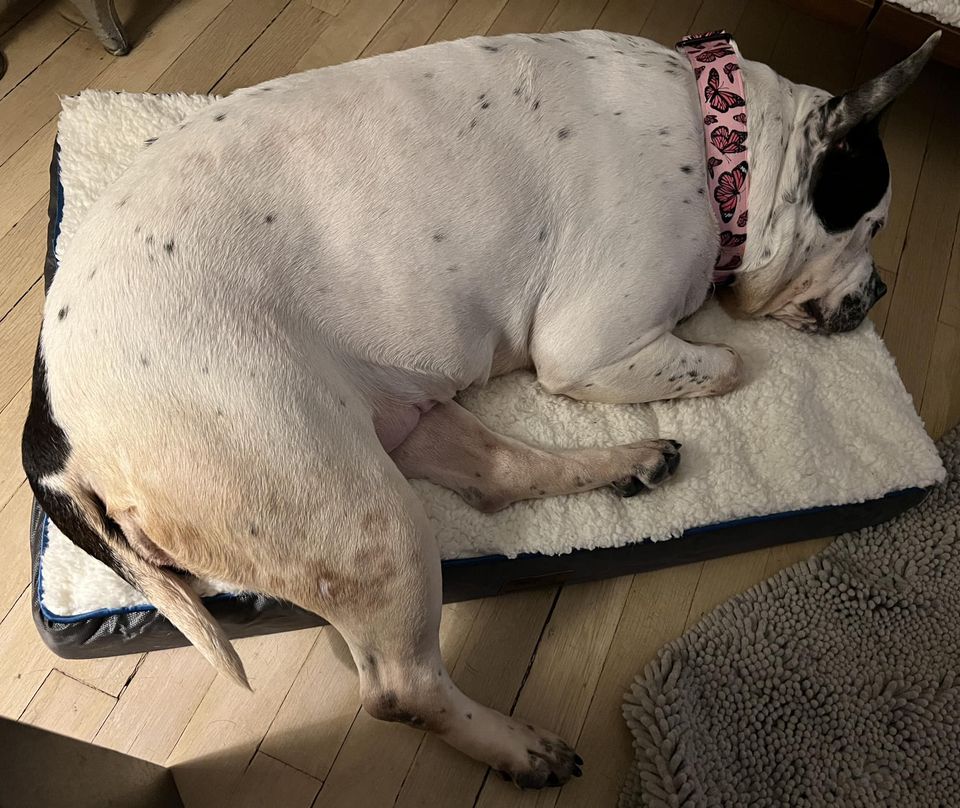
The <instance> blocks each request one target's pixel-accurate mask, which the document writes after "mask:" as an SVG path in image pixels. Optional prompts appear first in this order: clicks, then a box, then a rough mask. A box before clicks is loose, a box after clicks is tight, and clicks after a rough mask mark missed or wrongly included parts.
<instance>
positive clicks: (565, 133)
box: [557, 126, 570, 140]
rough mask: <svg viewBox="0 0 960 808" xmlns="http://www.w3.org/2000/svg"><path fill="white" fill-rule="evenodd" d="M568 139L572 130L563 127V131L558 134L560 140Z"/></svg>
mask: <svg viewBox="0 0 960 808" xmlns="http://www.w3.org/2000/svg"><path fill="white" fill-rule="evenodd" d="M568 137H570V130H569V129H568V128H567V127H566V126H565V127H563V129H561V130H560V131H559V132H557V139H558V140H566V139H567V138H568Z"/></svg>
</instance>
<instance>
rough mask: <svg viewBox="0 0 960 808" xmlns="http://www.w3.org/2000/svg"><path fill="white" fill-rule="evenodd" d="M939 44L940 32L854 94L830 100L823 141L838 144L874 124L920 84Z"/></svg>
mask: <svg viewBox="0 0 960 808" xmlns="http://www.w3.org/2000/svg"><path fill="white" fill-rule="evenodd" d="M939 41H940V31H937V32H935V33H933V34H931V35H930V36H929V37H927V41H926V42H924V43H923V44H922V45H921V46H920V47H919V48H917V50H915V51H914V52H913V53H912V54H910V55H909V56H908V57H907V58H906V59H904V60H903V61H902V62H900V63H899V64H896V65H894V66H893V67H891V68H890V69H889V70H887V71H885V72H883V73H881V74H880V75H879V76H877V77H876V78H873V79H870V81H868V82H866V83H865V84H861V85H860V86H859V87H857V88H856V89H855V90H850V91H849V92H846V93H844V94H843V95H838V96H835V97H834V98H831V99H830V100H829V101H828V102H827V103H826V104H825V105H824V107H823V110H822V112H823V125H822V130H821V135H822V137H823V139H824V140H825V141H827V142H831V143H836V142H838V141H840V140H842V139H843V138H844V137H846V135H847V133H849V132H850V130H852V129H853V128H854V127H855V126H858V125H860V124H863V123H870V122H873V121H875V120H876V119H877V118H878V117H879V116H880V113H881V112H883V111H884V109H886V108H887V107H888V106H889V105H890V104H891V103H892V102H893V100H894V99H895V98H896V97H897V96H898V95H900V93H902V92H903V91H904V90H906V89H907V88H908V87H909V86H910V85H911V84H913V82H914V81H916V80H917V76H919V75H920V71H921V70H923V66H924V65H925V64H926V63H927V61H928V60H929V59H930V56H931V54H932V53H933V49H934V48H935V47H936V46H937V42H939Z"/></svg>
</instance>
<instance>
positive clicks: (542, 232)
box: [537, 227, 547, 244]
mask: <svg viewBox="0 0 960 808" xmlns="http://www.w3.org/2000/svg"><path fill="white" fill-rule="evenodd" d="M546 240H547V228H546V227H541V228H540V232H539V233H537V241H539V242H540V243H541V244H543V242H545V241H546Z"/></svg>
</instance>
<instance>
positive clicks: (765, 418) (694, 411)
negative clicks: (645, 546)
mask: <svg viewBox="0 0 960 808" xmlns="http://www.w3.org/2000/svg"><path fill="white" fill-rule="evenodd" d="M210 100H211V99H210V98H207V97H198V96H184V95H168V96H153V95H133V94H114V93H103V92H85V93H83V94H81V95H80V96H79V97H76V98H67V99H64V101H63V112H62V114H61V116H60V130H59V143H60V149H61V151H60V172H61V173H60V176H61V183H62V185H63V191H64V211H63V220H62V225H61V232H60V238H59V242H58V248H59V249H62V248H63V246H64V245H65V244H66V243H67V241H68V240H69V238H70V236H71V234H72V233H73V231H74V230H75V228H76V226H77V223H78V221H80V219H81V217H82V216H83V213H84V211H85V210H86V208H87V207H88V206H89V204H90V203H91V202H92V201H93V200H94V199H95V198H96V197H97V195H98V194H99V193H100V192H101V191H102V190H103V189H104V187H105V186H106V185H107V184H108V183H109V182H110V181H111V180H112V179H114V178H115V177H117V176H118V175H119V174H120V173H121V172H122V171H123V170H124V168H125V167H126V166H127V165H128V164H129V162H130V161H131V159H132V158H133V157H134V156H135V155H136V154H137V152H138V151H139V150H140V149H141V148H144V145H143V143H144V141H145V140H146V139H147V138H149V137H153V136H155V135H158V134H160V133H162V132H163V131H164V130H165V129H168V128H170V127H172V126H174V125H176V123H177V122H178V121H179V120H180V118H182V117H183V116H185V115H187V114H188V113H190V112H192V111H194V110H196V109H197V108H199V107H201V106H203V105H204V104H207V103H209V102H210ZM680 332H681V333H682V334H683V335H684V336H686V337H687V338H689V339H692V340H695V341H703V342H725V343H728V344H730V345H732V346H733V347H734V348H736V349H737V350H738V351H739V352H740V354H741V356H742V357H743V360H744V363H745V366H746V381H745V383H744V384H743V386H742V387H741V389H739V390H737V391H736V392H734V393H732V394H730V395H727V396H724V397H722V398H705V399H692V400H688V401H680V402H670V403H657V404H652V405H636V406H607V405H600V404H581V403H577V402H574V401H571V400H569V399H564V398H560V397H556V396H550V395H547V394H545V393H543V392H542V391H540V390H539V388H538V387H537V385H536V384H535V382H534V379H533V377H532V376H531V375H529V374H527V373H514V374H511V375H509V376H506V377H502V378H499V379H495V380H494V381H493V382H491V383H490V384H489V385H487V386H486V387H484V388H482V389H477V390H469V391H467V393H466V394H465V395H464V396H463V397H462V398H463V403H464V404H465V405H466V406H467V407H468V408H469V409H471V410H473V411H474V412H476V413H477V414H478V415H479V416H480V417H481V418H482V419H483V420H484V421H485V422H486V423H487V424H489V425H490V426H491V427H492V428H493V429H495V430H497V431H500V432H503V433H506V434H508V435H513V436H515V437H519V438H524V439H527V440H529V441H531V442H534V443H538V444H542V445H545V446H591V445H595V446H603V445H609V444H616V443H628V442H631V441H635V440H638V439H641V438H645V437H656V436H664V437H670V438H675V439H677V440H679V441H681V442H682V443H683V462H682V465H681V467H680V470H679V473H678V474H677V476H676V477H675V479H674V480H672V481H670V483H669V484H667V485H665V486H663V487H662V488H660V489H658V490H656V491H652V492H649V493H646V494H644V495H643V496H639V497H636V498H633V499H627V500H623V499H619V498H618V497H616V496H615V495H614V494H613V493H611V492H610V491H606V490H604V491H593V492H590V493H587V494H578V495H576V496H570V497H557V498H554V499H548V500H542V501H537V502H530V503H520V504H517V505H514V506H512V507H510V508H508V509H507V510H505V511H502V512H501V513H498V514H493V515H484V514H481V513H478V512H477V511H474V510H473V509H471V508H470V507H468V506H467V505H465V504H464V503H463V502H462V501H461V500H460V499H459V498H458V497H457V496H456V495H455V494H453V493H452V492H450V491H447V490H445V489H441V488H437V487H435V486H433V485H430V484H429V483H425V482H419V481H415V482H414V483H413V485H414V487H415V488H416V490H417V492H418V493H419V494H420V495H421V496H422V498H423V500H424V502H425V504H426V506H427V509H428V512H429V513H430V516H431V518H432V521H433V524H434V527H435V528H436V532H437V536H438V539H439V541H440V545H441V550H442V555H443V557H444V558H447V559H452V558H469V557H474V556H481V555H488V554H495V553H499V554H503V555H506V556H511V557H512V556H516V555H518V554H520V553H526V552H541V553H550V554H557V553H565V552H568V551H570V550H573V549H577V548H587V549H593V548H597V547H617V546H621V545H623V544H627V543H630V542H634V541H638V540H640V539H644V538H646V539H651V540H654V541H661V540H665V539H669V538H671V537H674V536H678V535H680V534H681V533H682V532H683V531H684V530H686V529H688V528H692V527H697V526H702V525H711V524H717V523H719V522H724V521H728V520H731V519H737V518H742V517H748V516H757V515H763V514H776V513H782V512H785V511H794V510H799V509H803V508H812V507H816V506H823V505H839V504H843V503H850V502H860V501H863V500H867V499H873V498H876V497H880V496H883V495H884V494H886V493H888V492H890V491H896V490H900V489H903V488H909V487H911V486H928V485H932V484H933V483H936V482H938V481H940V480H942V479H943V476H944V469H943V466H942V464H941V462H940V458H939V456H938V455H937V452H936V450H935V448H934V445H933V443H932V442H931V441H930V439H929V438H928V437H927V435H926V433H925V432H924V430H923V425H922V423H921V422H920V419H919V417H918V416H917V414H916V412H915V411H914V408H913V404H912V402H911V399H910V397H909V395H908V394H907V392H906V390H904V388H903V385H902V383H901V382H900V378H899V376H898V375H897V371H896V368H895V366H894V362H893V359H892V358H891V356H890V354H889V353H888V352H887V350H886V348H885V347H884V345H883V343H882V342H881V340H880V338H879V337H878V336H877V334H876V332H875V331H874V329H873V326H872V325H871V324H870V323H869V322H867V323H865V324H864V325H863V326H862V327H861V328H859V329H858V330H857V331H855V332H853V333H850V334H846V335H843V336H831V337H816V336H809V335H807V334H801V333H799V332H796V331H792V330H791V329H789V328H788V327H786V326H784V325H782V324H779V323H775V322H772V321H770V322H755V321H751V322H742V321H734V320H732V319H731V318H729V317H728V316H727V315H726V314H725V313H724V312H723V311H722V310H721V309H720V308H719V307H718V306H716V305H709V306H707V307H706V308H705V309H704V310H703V311H701V312H700V313H699V314H697V315H696V316H695V317H694V318H692V319H691V320H690V321H689V322H687V323H686V324H685V325H684V326H683V327H682V328H681V329H680ZM41 573H42V581H43V588H42V598H41V604H42V606H43V607H44V610H45V611H46V612H47V613H48V615H62V616H70V615H78V614H84V613H87V612H94V611H98V610H101V609H109V608H118V607H129V606H134V605H137V604H140V603H141V601H142V598H141V596H140V595H139V594H138V593H137V592H136V591H134V590H133V589H131V588H130V587H129V586H127V585H126V584H125V583H124V582H123V581H121V580H120V579H119V578H118V577H117V576H116V575H114V574H113V573H112V572H111V571H110V570H108V569H106V568H105V567H104V566H103V565H101V564H100V563H99V562H97V561H95V560H94V559H92V558H91V557H89V556H87V555H86V554H85V553H83V552H82V551H81V550H79V549H77V548H76V547H75V546H74V545H73V544H72V543H71V542H70V541H69V540H67V539H66V538H65V537H64V536H63V535H62V534H61V533H60V532H59V531H58V530H57V529H56V528H55V527H54V526H52V525H51V526H50V529H49V535H48V541H47V545H46V549H45V551H44V553H43V557H42V561H41ZM214 589H216V587H212V588H211V589H208V590H205V591H212V590H214Z"/></svg>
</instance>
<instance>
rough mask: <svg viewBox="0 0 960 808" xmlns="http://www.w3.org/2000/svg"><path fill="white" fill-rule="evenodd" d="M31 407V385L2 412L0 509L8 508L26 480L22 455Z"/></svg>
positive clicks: (21, 389)
mask: <svg viewBox="0 0 960 808" xmlns="http://www.w3.org/2000/svg"><path fill="white" fill-rule="evenodd" d="M29 406H30V383H29V382H28V381H24V383H23V386H22V387H21V388H20V390H19V391H18V392H17V394H16V395H15V396H14V398H13V401H11V402H10V403H9V404H7V406H6V407H4V408H3V410H2V411H0V508H3V507H5V506H6V504H7V503H8V502H9V501H10V499H11V498H12V497H13V495H14V494H15V493H16V492H17V489H18V488H20V486H21V485H22V484H23V482H24V480H25V479H26V478H25V477H24V474H23V465H22V463H21V455H20V438H21V436H22V435H23V422H24V420H25V419H26V417H27V408H28V407H29Z"/></svg>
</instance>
